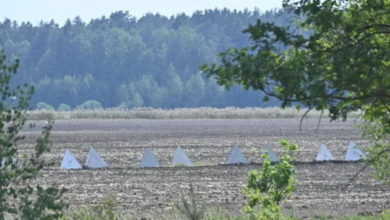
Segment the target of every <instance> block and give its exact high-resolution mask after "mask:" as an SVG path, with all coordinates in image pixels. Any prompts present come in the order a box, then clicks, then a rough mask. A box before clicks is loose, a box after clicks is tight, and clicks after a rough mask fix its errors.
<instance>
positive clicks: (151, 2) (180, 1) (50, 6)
mask: <svg viewBox="0 0 390 220" xmlns="http://www.w3.org/2000/svg"><path fill="white" fill-rule="evenodd" d="M281 2H282V0H0V19H1V21H3V20H4V18H9V19H11V20H16V21H18V22H21V21H29V22H31V23H33V24H38V23H39V22H40V21H42V20H43V21H50V20H51V19H54V20H55V21H56V22H57V23H59V24H64V22H65V20H66V19H68V18H74V17H76V16H80V17H81V18H82V20H84V21H89V20H90V19H91V18H98V17H101V16H103V15H105V16H107V15H110V14H111V12H114V11H119V10H123V11H129V13H130V14H131V15H134V16H136V17H138V18H139V17H141V16H142V15H144V14H145V13H148V12H153V13H156V12H158V13H160V14H163V15H167V16H170V15H175V14H178V13H182V12H184V13H186V14H191V13H192V12H194V11H196V10H203V9H210V8H225V7H227V8H230V9H244V8H248V9H250V10H252V9H254V8H255V7H257V8H259V9H260V11H266V10H269V9H274V8H279V7H281V4H282V3H281Z"/></svg>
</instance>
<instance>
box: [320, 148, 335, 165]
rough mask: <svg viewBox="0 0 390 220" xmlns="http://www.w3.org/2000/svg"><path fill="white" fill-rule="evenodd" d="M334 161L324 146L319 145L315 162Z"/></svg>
mask: <svg viewBox="0 0 390 220" xmlns="http://www.w3.org/2000/svg"><path fill="white" fill-rule="evenodd" d="M325 160H334V159H333V155H332V153H331V152H330V151H329V149H328V148H327V147H326V146H325V145H321V147H320V151H318V153H317V156H316V161H325Z"/></svg>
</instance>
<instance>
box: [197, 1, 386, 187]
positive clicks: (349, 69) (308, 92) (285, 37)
mask: <svg viewBox="0 0 390 220" xmlns="http://www.w3.org/2000/svg"><path fill="white" fill-rule="evenodd" d="M283 6H284V8H285V9H286V10H290V11H292V12H293V13H294V14H295V15H296V17H295V22H296V23H298V24H299V25H300V27H301V28H302V30H307V31H308V33H309V35H307V34H304V33H299V32H295V33H291V32H290V31H289V30H288V29H287V28H284V27H282V26H278V25H277V24H275V23H272V22H263V21H258V22H257V23H256V24H255V25H251V26H249V27H248V28H247V29H246V30H245V32H246V33H249V34H250V35H251V39H252V45H251V46H249V47H246V48H243V49H230V50H228V51H227V52H224V53H222V54H220V61H221V62H220V64H211V65H209V66H203V71H204V72H205V73H206V74H207V75H208V76H209V77H214V78H215V79H216V80H217V82H218V83H219V84H220V85H225V86H226V87H231V86H233V85H234V84H239V85H242V86H243V87H244V88H246V89H254V90H259V91H262V92H264V93H265V94H267V95H268V96H270V97H275V98H277V99H279V100H280V101H281V102H282V103H281V106H282V107H287V106H292V105H295V104H296V103H298V102H299V103H301V105H303V106H305V107H308V108H309V109H316V110H320V111H321V110H328V111H329V116H330V118H331V119H333V120H335V119H337V118H342V119H346V118H347V114H348V113H349V112H351V111H356V110H360V111H362V117H363V119H364V120H365V121H366V122H369V123H372V124H374V127H377V128H378V129H376V132H377V134H376V136H377V137H384V139H382V140H383V141H385V143H384V144H380V143H379V142H378V141H376V142H375V143H374V144H373V147H372V148H371V150H370V151H369V152H370V157H369V158H368V161H369V163H370V164H372V165H374V167H375V168H377V169H378V170H379V173H381V174H380V175H378V177H380V178H381V179H384V180H385V181H389V180H390V176H389V173H388V172H384V171H386V170H388V163H386V161H389V160H390V148H389V140H388V139H386V137H387V138H388V135H389V134H390V107H389V106H390V74H389V73H390V53H389V50H390V25H389V24H390V1H389V0H375V1H368V0H323V1H319V0H301V1H291V0H284V1H283ZM281 45H283V48H284V49H281V47H280V46H281ZM267 99H268V98H267V97H265V99H264V101H267ZM298 107H299V106H298ZM383 162H385V163H383Z"/></svg>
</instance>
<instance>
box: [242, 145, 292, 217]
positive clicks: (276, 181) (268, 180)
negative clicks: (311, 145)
mask: <svg viewBox="0 0 390 220" xmlns="http://www.w3.org/2000/svg"><path fill="white" fill-rule="evenodd" d="M281 144H282V146H283V148H285V149H286V150H287V153H285V154H284V155H282V156H281V158H280V161H279V162H278V163H276V164H272V163H271V160H270V159H269V157H268V155H266V154H263V155H262V158H263V166H262V170H261V171H260V172H259V171H257V170H252V171H250V173H249V175H248V184H247V185H246V187H245V188H244V194H245V195H246V196H247V198H248V201H247V205H246V206H245V211H246V212H247V213H249V214H252V215H253V216H254V217H255V218H256V219H261V220H268V219H285V218H286V217H284V216H282V214H281V211H280V203H281V202H282V201H283V200H284V199H286V198H288V197H289V196H290V195H291V194H292V192H293V191H294V190H295V168H294V165H292V164H291V162H292V160H293V157H292V153H293V152H294V151H295V150H297V148H298V147H297V145H295V144H289V143H288V142H287V141H281Z"/></svg>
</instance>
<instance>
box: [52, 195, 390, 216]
mask: <svg viewBox="0 0 390 220" xmlns="http://www.w3.org/2000/svg"><path fill="white" fill-rule="evenodd" d="M135 219H143V218H140V217H126V216H124V215H121V214H119V212H118V210H117V209H116V208H115V205H114V204H113V201H112V200H111V199H106V200H105V201H104V202H103V204H102V205H99V206H97V207H90V206H87V207H82V208H79V209H77V210H72V211H70V212H68V214H67V215H65V216H63V217H61V218H59V220H135ZM183 219H185V216H183V214H182V213H180V212H173V213H165V214H163V215H160V216H158V217H156V218H151V219H149V220H183ZM200 219H202V220H254V218H253V216H251V215H248V214H238V215H232V214H231V213H229V212H228V211H226V210H224V209H220V208H209V209H207V210H204V213H203V217H202V218H200ZM284 219H285V220H298V219H299V218H295V217H288V216H285V217H284ZM317 219H319V220H331V219H334V220H374V219H375V220H388V219H390V210H385V211H383V212H382V213H381V214H380V215H372V216H349V217H342V218H326V217H323V218H317Z"/></svg>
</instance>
